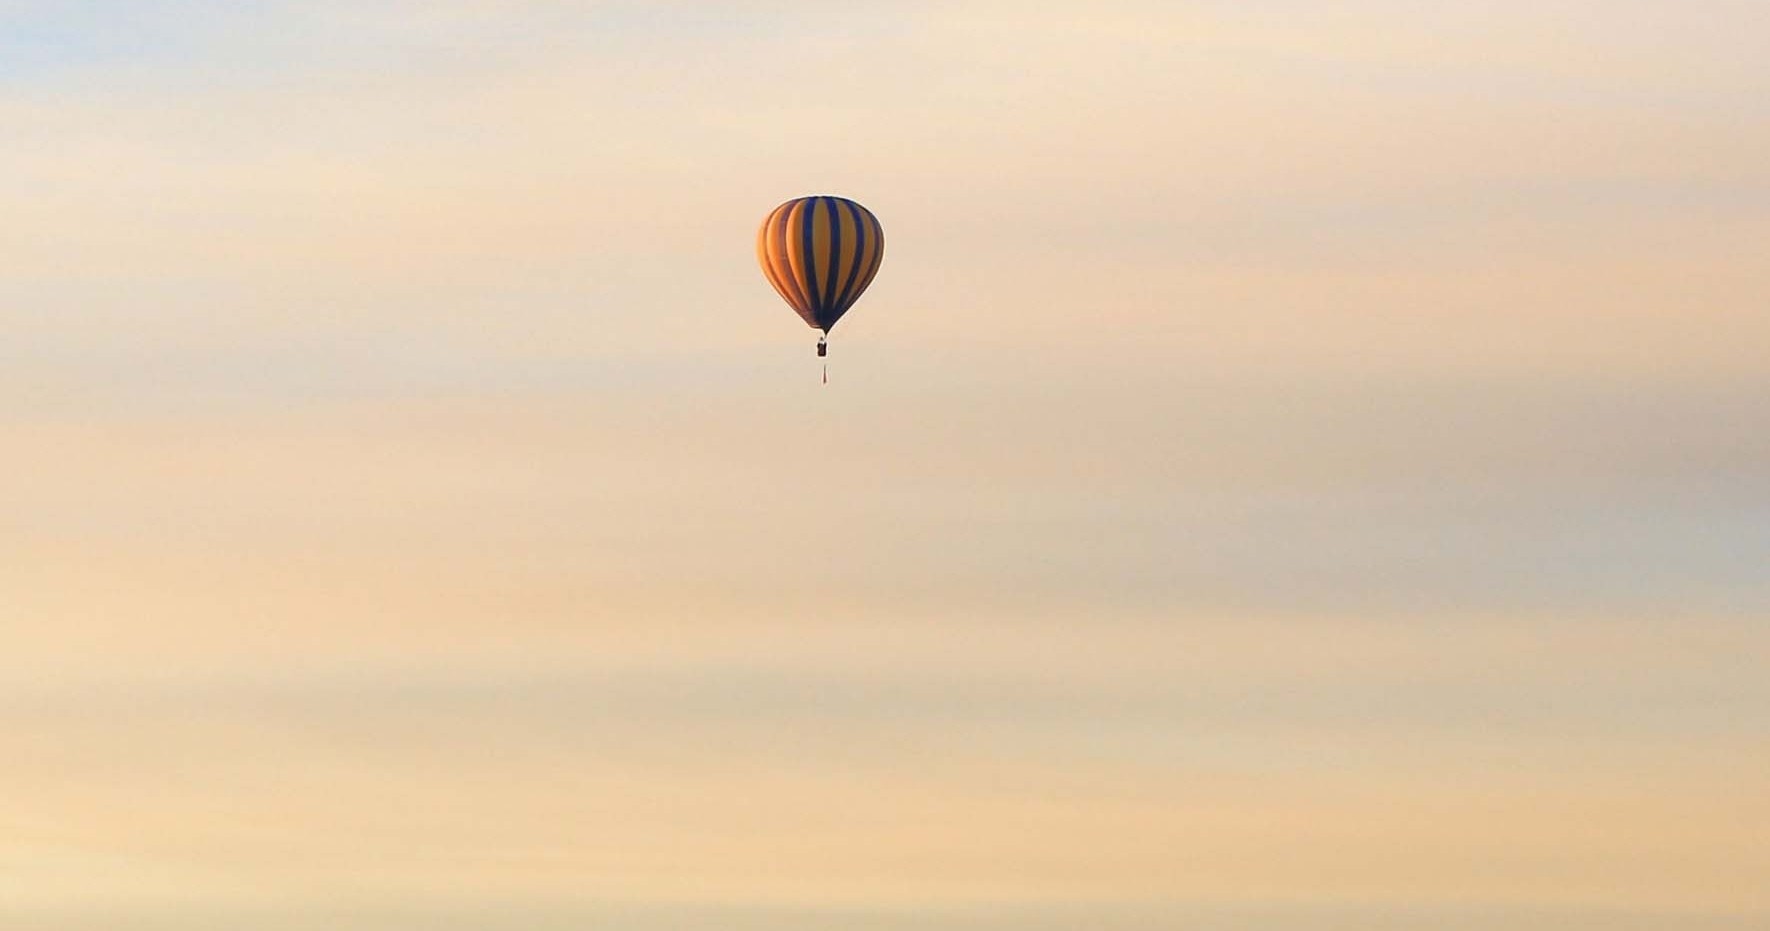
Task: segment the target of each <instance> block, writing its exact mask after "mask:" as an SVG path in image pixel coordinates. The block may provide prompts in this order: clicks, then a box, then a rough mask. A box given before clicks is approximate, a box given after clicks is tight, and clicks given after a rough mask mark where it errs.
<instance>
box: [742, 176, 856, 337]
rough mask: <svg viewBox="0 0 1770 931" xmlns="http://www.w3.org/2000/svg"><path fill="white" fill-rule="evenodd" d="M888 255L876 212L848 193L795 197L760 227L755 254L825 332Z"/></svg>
mask: <svg viewBox="0 0 1770 931" xmlns="http://www.w3.org/2000/svg"><path fill="white" fill-rule="evenodd" d="M884 257H885V230H884V228H883V227H881V226H879V220H878V218H877V217H874V216H873V212H872V211H870V210H868V209H867V208H865V207H862V206H861V205H859V204H857V203H855V202H854V201H851V200H849V199H847V198H845V197H828V196H817V197H798V198H794V199H793V200H789V201H787V202H786V203H784V204H781V205H780V206H779V207H776V208H774V212H772V213H770V214H769V215H768V218H767V219H765V220H763V221H762V228H761V229H760V230H757V232H756V259H757V261H759V262H761V264H762V274H764V275H766V276H767V277H768V283H769V284H772V285H774V289H775V290H776V291H778V292H780V296H781V297H782V298H784V299H785V300H786V302H787V304H788V305H790V306H791V307H792V308H793V309H794V310H795V311H797V312H798V313H799V316H800V317H801V318H803V319H804V320H805V322H806V323H807V324H810V325H811V326H813V327H816V328H817V329H820V330H823V331H824V332H825V333H828V332H829V331H830V327H833V326H835V325H836V321H837V320H840V319H842V315H843V314H845V313H847V312H848V308H850V307H853V306H854V302H855V301H856V300H858V299H859V298H860V295H861V292H863V291H865V290H866V289H867V285H869V284H871V283H872V281H873V276H874V275H876V274H878V273H879V262H880V260H881V259H883V258H884Z"/></svg>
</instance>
